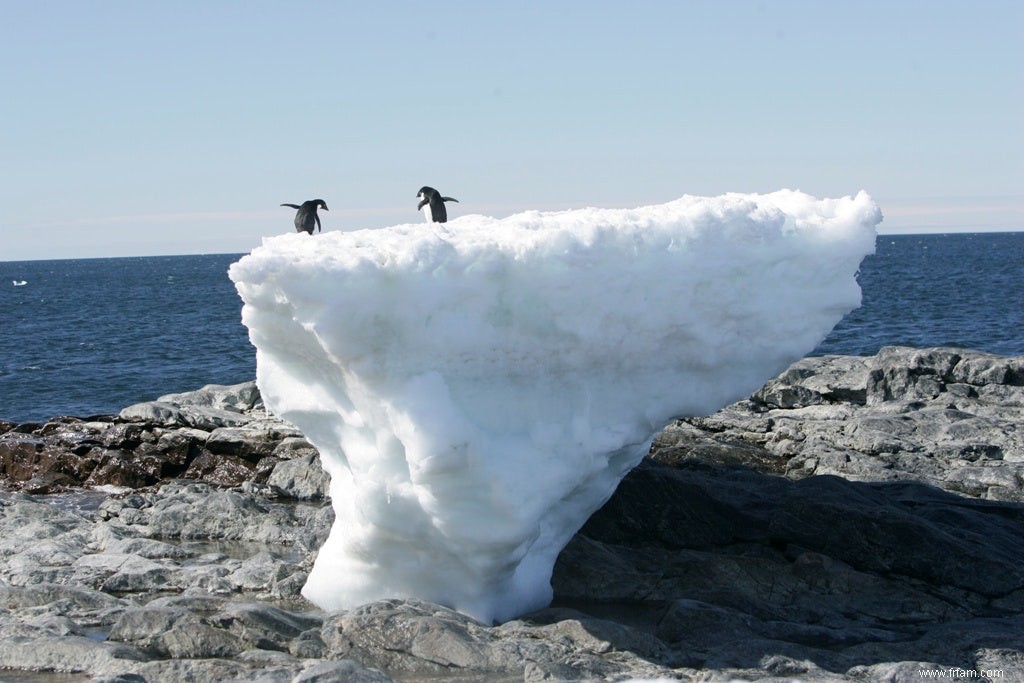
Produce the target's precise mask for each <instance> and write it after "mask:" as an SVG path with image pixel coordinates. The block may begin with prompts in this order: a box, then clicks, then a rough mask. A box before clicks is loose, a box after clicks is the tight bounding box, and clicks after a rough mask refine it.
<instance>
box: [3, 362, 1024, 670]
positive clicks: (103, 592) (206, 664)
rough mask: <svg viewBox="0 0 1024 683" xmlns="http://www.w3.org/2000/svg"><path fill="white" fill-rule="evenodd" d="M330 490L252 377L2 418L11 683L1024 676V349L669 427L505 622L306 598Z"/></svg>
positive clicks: (761, 398) (810, 384) (822, 389)
mask: <svg viewBox="0 0 1024 683" xmlns="http://www.w3.org/2000/svg"><path fill="white" fill-rule="evenodd" d="M326 484H327V480H326V477H325V475H324V474H323V472H322V471H321V470H320V467H319V462H318V459H317V453H316V451H315V449H314V448H313V447H312V446H311V445H310V444H309V443H308V442H307V441H306V440H305V439H304V438H303V437H302V435H301V434H300V433H299V432H298V431H297V430H296V429H295V428H294V427H292V426H291V425H288V424H286V423H283V422H281V421H280V420H276V419H274V418H273V417H272V416H268V415H267V414H266V412H265V411H264V410H263V408H262V405H261V403H260V400H259V393H258V391H257V390H256V387H255V385H254V384H252V383H248V384H242V385H237V386H233V387H215V386H210V387H205V388H203V389H201V390H199V391H196V392H190V393H186V394H177V395H169V396H164V397H162V398H160V399H159V400H158V401H155V402H152V403H144V404H139V405H135V406H130V407H128V408H126V409H124V410H123V411H121V413H120V414H119V415H116V416H92V417H87V418H72V417H62V418H55V419H53V420H51V421H49V422H47V423H45V424H19V425H16V424H11V423H3V422H0V486H2V491H3V492H2V493H0V607H2V608H3V609H2V610H0V681H5V680H20V681H29V680H34V681H49V682H51V683H55V682H57V681H61V682H68V683H70V682H77V681H90V680H91V681H106V682H108V683H113V682H114V681H121V682H124V683H128V682H129V681H211V680H218V681H229V680H235V681H266V682H268V683H269V682H277V681H282V682H284V681H303V682H315V681H325V682H326V681H389V680H397V681H441V680H443V681H520V680H525V681H561V680H628V679H658V678H661V679H667V680H684V681H691V680H692V681H731V680H778V681H788V680H800V681H875V680H878V681H902V680H907V681H910V680H915V681H916V680H921V679H922V678H923V677H924V676H927V675H928V674H922V673H921V672H923V671H945V672H947V675H949V673H950V672H952V673H953V674H957V673H958V672H961V671H962V672H964V675H974V676H977V674H968V673H967V672H981V673H982V674H984V675H985V676H987V678H988V679H990V680H1024V357H1000V356H992V355H987V354H982V353H978V352H973V351H967V350H963V349H951V348H942V349H911V348H896V347H890V348H886V349H883V350H882V351H881V352H879V354H878V355H876V356H872V357H850V356H831V357H822V358H808V359H804V360H802V361H800V362H798V363H796V364H794V365H793V366H792V367H791V368H789V369H788V370H787V371H786V372H784V373H783V374H782V375H780V376H779V377H777V378H775V379H774V380H772V381H770V382H769V383H768V384H767V385H765V387H763V388H762V389H761V390H759V391H758V392H756V393H755V394H754V395H753V396H751V397H750V398H748V399H746V400H744V401H740V402H738V403H736V404H733V405H731V406H728V407H727V408H725V409H723V410H722V411H720V412H718V413H716V414H715V415H712V416H709V417H703V418H688V419H684V420H679V421H677V422H676V423H674V424H672V425H669V426H668V427H667V428H666V429H665V430H664V431H663V432H662V433H661V434H660V435H659V436H658V438H657V439H656V441H655V444H654V447H653V448H652V451H651V454H650V456H649V457H648V459H647V460H646V461H645V462H644V463H643V464H642V465H641V466H640V467H638V468H637V469H636V470H634V471H633V472H632V473H631V474H629V475H628V476H627V477H626V478H625V479H624V480H623V482H622V484H621V485H620V487H619V489H618V491H617V492H616V494H615V495H614V496H613V498H612V499H611V500H610V501H609V502H608V504H607V505H605V507H604V508H603V509H602V510H600V511H599V512H598V513H596V514H595V515H594V516H593V517H592V518H591V519H590V521H589V522H588V523H587V524H586V526H585V527H584V528H583V529H582V530H581V531H580V533H579V534H577V535H576V537H575V538H574V540H573V541H572V542H571V543H570V544H569V546H568V547H567V548H566V549H565V550H564V551H563V553H562V555H561V557H560V559H559V561H558V564H557V565H556V567H555V574H554V577H553V581H552V582H553V585H554V589H555V602H554V604H553V605H552V606H551V607H550V608H548V609H545V610H541V611H540V612H536V613H533V614H529V615H525V616H523V617H521V618H520V619H517V620H514V621H510V622H507V623H504V624H500V625H489V624H480V623H477V622H474V621H473V620H471V619H468V618H466V617H464V616H462V615H460V614H458V613H456V612H453V611H451V610H448V609H446V608H444V607H441V606H438V605H433V604H428V603H423V602H418V601H403V600H386V601H381V602H377V603H372V604H369V605H365V606H363V607H361V608H358V609H355V610H352V611H349V612H344V613H324V612H322V611H320V610H317V609H316V608H314V607H313V606H312V605H310V604H309V603H308V602H306V601H305V600H303V599H302V597H301V596H300V594H299V590H300V589H301V587H302V585H303V583H304V581H305V577H306V573H307V572H308V570H309V568H310V566H311V564H312V560H313V558H314V557H315V553H316V548H318V547H319V545H320V543H321V542H322V541H323V539H324V538H325V536H326V534H327V532H328V530H329V528H330V524H331V521H332V512H331V509H330V506H329V505H328V503H327V501H326V500H325V496H326ZM29 672H40V673H38V674H36V675H30V674H29ZM933 675H938V674H933Z"/></svg>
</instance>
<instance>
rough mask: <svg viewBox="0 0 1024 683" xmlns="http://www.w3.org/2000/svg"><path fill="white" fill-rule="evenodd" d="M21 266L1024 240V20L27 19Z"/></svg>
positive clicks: (318, 5) (115, 6)
mask: <svg viewBox="0 0 1024 683" xmlns="http://www.w3.org/2000/svg"><path fill="white" fill-rule="evenodd" d="M0 16H2V17H3V19H4V20H3V22H2V24H0V89H2V95H0V98H2V99H0V158H2V164H0V261H5V260H20V259H39V258H75V257H91V256H107V255H149V254H190V253H227V252H232V253H233V252H242V251H247V250H249V249H251V248H252V247H254V246H256V245H258V244H259V243H260V241H261V239H262V238H263V237H264V236H269V235H274V234H278V233H282V232H289V231H291V230H293V227H292V224H291V221H292V216H293V213H292V211H291V210H289V209H286V208H281V207H279V206H278V205H279V204H281V203H282V202H292V203H299V202H301V201H303V200H305V199H311V198H315V197H321V198H323V199H325V200H326V201H327V204H328V206H329V207H330V209H331V210H330V212H328V213H326V214H324V215H323V223H324V229H326V230H339V229H341V230H349V229H356V228H372V227H380V226H384V225H392V224H395V223H402V222H418V221H421V220H422V218H421V216H420V215H419V214H418V213H417V212H416V198H415V195H416V192H417V190H418V189H419V187H420V186H421V185H424V184H428V185H433V186H434V187H437V188H438V189H439V190H441V191H442V192H443V193H444V194H447V195H451V196H454V197H456V198H458V199H459V200H460V202H461V203H460V204H456V205H450V206H451V207H452V208H450V209H449V210H450V213H451V215H452V216H458V215H462V214H465V213H484V214H490V215H496V216H504V215H508V214H510V213H514V212H516V211H521V210H525V209H531V208H537V209H557V208H578V207H582V206H624V207H628V206H636V205H640V204H648V203H656V202H662V201H668V200H670V199H674V198H676V197H678V196H681V195H683V194H712V195H713V194H721V193H723V192H767V191H772V190H775V189H779V188H783V187H789V188H798V189H801V190H803V191H805V192H809V193H811V194H814V195H817V196H841V195H846V194H853V193H856V192H857V191H858V190H860V189H865V190H867V191H868V192H870V193H871V194H872V196H873V197H875V199H876V201H878V203H879V204H880V205H881V207H882V209H883V212H884V213H885V215H886V220H885V222H884V223H883V224H882V230H883V231H885V232H915V231H929V232H943V231H950V230H991V229H1004V230H1005V229H1016V230H1022V229H1024V134H1022V121H1024V47H1022V43H1024V41H1022V40H1021V36H1022V35H1024V3H1020V2H1017V1H1006V2H996V1H991V0H974V1H970V2H966V1H965V2H955V1H947V2H936V1H934V0H927V1H921V2H913V1H906V2H901V1H894V0H888V1H879V2H875V1H869V0H859V1H856V2H853V1H850V2H846V1H835V2H832V1H829V2H825V1H814V2H799V1H795V0H794V1H789V0H786V1H782V0H779V1H772V0H764V1H759V2H744V1H740V0H736V1H731V0H730V1H725V2H712V1H711V0H707V1H700V2H698V1H684V0H675V1H672V0H665V1H663V2H643V1H640V2H599V1H593V2H582V1H580V2H572V1H561V2H556V1H553V2H501V3H499V2H445V1H444V0H437V1H436V2H427V3H424V2H380V3H374V2H359V3H356V2H302V1H297V2H257V1H245V2H198V1H195V2H193V1H190V0H185V1H182V2H173V3H171V2H165V3H158V2H146V1H133V2H117V1H96V2H76V1H70V0H69V1H46V0H40V1H30V0H0Z"/></svg>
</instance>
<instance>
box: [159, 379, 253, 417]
mask: <svg viewBox="0 0 1024 683" xmlns="http://www.w3.org/2000/svg"><path fill="white" fill-rule="evenodd" d="M259 400H260V392H259V389H258V388H256V382H243V383H241V384H232V385H223V384H207V385H206V386H204V387H203V388H201V389H197V390H195V391H187V392H184V393H178V394H167V395H165V396H161V397H160V398H158V399H157V401H159V402H161V403H170V404H172V405H176V406H179V407H180V406H206V407H211V408H217V409H219V410H230V411H233V412H236V413H244V412H247V411H249V410H252V408H253V407H254V406H255V405H256V403H257V402H258V401H259Z"/></svg>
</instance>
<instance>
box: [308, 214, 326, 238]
mask: <svg viewBox="0 0 1024 683" xmlns="http://www.w3.org/2000/svg"><path fill="white" fill-rule="evenodd" d="M313 218H315V219H316V231H317V232H323V230H321V229H320V216H319V215H318V214H317V213H316V212H315V211H314V212H313ZM309 234H310V235H312V234H313V231H312V230H310V231H309Z"/></svg>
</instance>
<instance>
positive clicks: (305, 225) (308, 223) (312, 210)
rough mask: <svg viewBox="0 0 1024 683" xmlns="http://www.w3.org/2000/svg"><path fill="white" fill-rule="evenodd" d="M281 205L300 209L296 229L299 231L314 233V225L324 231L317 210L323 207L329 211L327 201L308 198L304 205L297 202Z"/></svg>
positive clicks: (296, 218)
mask: <svg viewBox="0 0 1024 683" xmlns="http://www.w3.org/2000/svg"><path fill="white" fill-rule="evenodd" d="M281 206H290V207H291V208H293V209H298V211H296V213H295V230H296V231H297V232H308V233H309V234H310V235H312V234H313V227H314V226H315V227H316V229H317V230H319V231H320V232H323V230H322V229H321V228H320V216H319V215H317V212H316V210H317V209H318V208H319V209H323V210H324V211H329V210H330V209H328V208H327V202H325V201H324V200H322V199H308V200H306V201H304V202H302V206H299V205H297V204H282V205H281Z"/></svg>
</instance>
